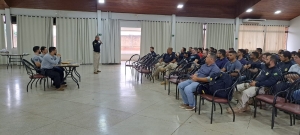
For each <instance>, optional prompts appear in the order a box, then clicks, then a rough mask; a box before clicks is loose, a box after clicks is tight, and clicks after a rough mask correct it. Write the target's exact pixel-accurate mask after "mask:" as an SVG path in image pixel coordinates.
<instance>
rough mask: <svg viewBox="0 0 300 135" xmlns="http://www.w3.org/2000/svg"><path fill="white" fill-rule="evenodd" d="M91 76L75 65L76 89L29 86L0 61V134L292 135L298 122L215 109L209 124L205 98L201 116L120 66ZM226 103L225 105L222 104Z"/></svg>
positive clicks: (16, 71)
mask: <svg viewBox="0 0 300 135" xmlns="http://www.w3.org/2000/svg"><path fill="white" fill-rule="evenodd" d="M101 68H102V73H100V74H98V75H94V74H93V72H92V66H91V65H85V66H81V67H80V68H79V69H78V71H79V73H80V74H81V76H82V82H80V89H78V88H77V86H76V85H75V83H74V82H73V81H72V80H71V79H68V81H67V82H68V88H67V89H66V90H65V91H63V92H61V91H54V90H53V88H49V89H47V90H46V91H43V86H42V85H38V86H37V88H36V87H35V86H33V89H32V90H29V92H28V93H27V92H26V85H27V83H28V81H29V79H28V76H27V74H26V72H25V70H24V69H18V68H17V67H14V68H13V69H12V70H11V69H8V70H7V69H6V67H5V66H0V74H1V78H0V134H1V135H15V134H16V135H19V134H26V135H89V134H95V135H100V134H101V135H102V134H103V135H105V134H112V135H171V134H173V135H196V134H201V135H214V134H217V135H219V134H222V135H230V134H232V135H244V134H245V135H248V134H249V135H254V134H255V135H260V134H262V135H282V134H288V135H296V134H299V130H300V128H299V127H300V121H297V123H296V125H295V126H289V116H288V115H287V114H284V113H282V112H280V113H279V114H278V117H277V118H276V123H275V128H274V129H273V130H271V128H270V119H271V112H270V110H261V109H258V115H257V118H253V117H252V114H253V113H252V112H251V113H250V112H249V113H245V114H238V115H237V117H236V122H232V115H230V114H227V113H224V114H223V115H221V114H220V109H219V107H218V106H217V111H216V112H215V115H214V121H213V124H210V122H209V121H210V106H211V104H210V103H209V102H205V105H204V106H203V108H202V111H201V115H198V114H195V113H194V112H189V111H185V110H183V109H180V108H179V104H180V100H175V96H174V95H175V93H174V89H175V86H173V85H172V90H173V91H171V95H170V96H168V95H167V92H166V91H165V90H164V87H163V86H162V85H160V82H159V81H156V82H155V84H153V83H151V82H150V81H149V80H147V79H143V80H144V82H143V84H140V83H138V82H137V81H135V79H134V78H133V77H132V75H131V74H130V69H128V70H127V76H125V73H124V66H123V65H105V66H104V65H102V66H101ZM225 107H227V106H226V105H224V106H223V108H225Z"/></svg>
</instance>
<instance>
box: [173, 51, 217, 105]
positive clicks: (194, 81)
mask: <svg viewBox="0 0 300 135" xmlns="http://www.w3.org/2000/svg"><path fill="white" fill-rule="evenodd" d="M216 58H217V56H216V54H214V53H210V54H209V55H208V56H207V58H206V64H204V65H202V66H201V68H200V69H199V70H198V71H197V72H196V74H194V75H193V76H192V78H191V80H187V81H184V82H181V83H179V85H178V88H179V91H180V94H181V97H182V100H183V104H181V105H180V107H181V108H183V109H186V110H187V111H192V110H194V109H195V101H194V94H193V92H195V91H196V88H197V86H198V85H199V83H206V82H209V81H210V76H211V75H212V74H214V73H218V72H220V69H219V67H218V66H217V65H216V64H215V61H216Z"/></svg>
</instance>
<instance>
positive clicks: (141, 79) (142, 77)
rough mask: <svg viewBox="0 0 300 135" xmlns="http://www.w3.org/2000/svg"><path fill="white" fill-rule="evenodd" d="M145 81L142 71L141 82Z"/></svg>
mask: <svg viewBox="0 0 300 135" xmlns="http://www.w3.org/2000/svg"><path fill="white" fill-rule="evenodd" d="M142 83H143V73H141V84H142Z"/></svg>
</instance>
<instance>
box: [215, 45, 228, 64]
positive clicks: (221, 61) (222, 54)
mask: <svg viewBox="0 0 300 135" xmlns="http://www.w3.org/2000/svg"><path fill="white" fill-rule="evenodd" d="M217 57H218V59H217V60H216V64H217V66H218V67H219V68H220V69H222V68H224V66H225V64H226V63H227V62H228V61H229V60H228V59H227V57H226V51H225V50H224V49H220V50H219V51H218V53H217Z"/></svg>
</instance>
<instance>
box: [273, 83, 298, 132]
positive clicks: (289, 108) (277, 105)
mask: <svg viewBox="0 0 300 135" xmlns="http://www.w3.org/2000/svg"><path fill="white" fill-rule="evenodd" d="M299 88H300V79H298V80H297V81H295V82H294V85H293V86H291V87H290V88H289V89H288V90H285V91H281V92H278V93H277V94H276V95H275V97H274V100H273V103H274V106H273V110H272V122H271V129H273V128H274V121H275V116H276V112H277V109H279V110H281V111H284V112H286V113H289V115H290V126H292V125H293V124H294V125H295V117H296V115H300V105H299V104H295V101H294V99H293V98H292V95H293V93H294V91H296V90H299ZM280 94H286V97H285V99H284V100H285V101H284V102H278V99H279V98H280V97H279V95H280ZM292 117H293V118H292ZM292 119H294V122H292ZM292 123H293V124H292Z"/></svg>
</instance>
